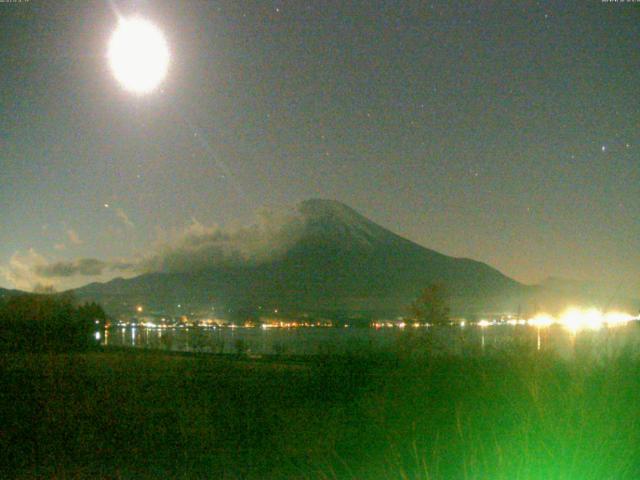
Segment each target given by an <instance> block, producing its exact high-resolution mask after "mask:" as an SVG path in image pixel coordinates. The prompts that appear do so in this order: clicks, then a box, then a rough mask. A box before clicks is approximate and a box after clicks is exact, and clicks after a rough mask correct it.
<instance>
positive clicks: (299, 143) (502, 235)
mask: <svg viewBox="0 0 640 480" xmlns="http://www.w3.org/2000/svg"><path fill="white" fill-rule="evenodd" d="M116 12H119V13H120V14H121V15H131V14H133V13H135V14H137V15H139V16H142V17H145V18H147V19H149V20H150V21H152V22H154V23H155V24H156V25H157V26H158V27H159V28H160V29H161V30H162V31H163V33H164V35H165V37H166V40H167V43H168V46H169V49H170V55H171V59H170V65H169V71H168V74H167V77H166V79H165V80H164V82H163V83H162V84H161V86H160V88H159V89H158V90H156V91H154V92H152V93H150V94H147V95H136V94H132V93H130V92H127V91H125V90H124V89H123V88H122V87H121V85H120V84H118V82H117V81H116V79H115V78H114V76H113V74H112V72H111V71H110V69H109V65H108V62H107V58H106V51H107V45H108V42H109V38H110V35H111V33H112V32H113V30H114V29H115V27H116V25H117V21H118V20H117V14H116ZM639 34H640V3H635V4H634V3H626V4H621V3H603V2H601V1H600V0H582V1H579V2H575V3H569V2H525V1H522V2H520V1H518V2H513V1H509V2H473V1H465V2H453V1H442V2H426V1H424V2H410V1H406V2H401V1H397V2H396V1H373V0H366V1H335V2H324V1H319V0H314V1H302V0H300V1H260V2H247V1H239V0H229V1H217V2H215V1H210V2H208V1H195V0H194V1H192V0H180V1H175V0H172V1H137V2H109V1H107V0H103V1H83V2H78V1H75V0H73V1H63V0H56V1H51V0H31V1H29V2H23V3H0V45H1V48H0V85H1V86H2V89H1V91H0V111H1V112H2V115H1V116H0V212H1V213H0V286H3V287H14V286H17V287H19V288H25V289H31V288H33V287H34V286H36V284H38V283H40V284H42V283H43V282H47V283H49V284H52V285H54V286H56V288H58V289H63V288H67V287H71V286H77V285H82V284H84V283H88V282H89V281H92V280H95V279H102V280H104V279H108V278H110V277H113V276H117V275H122V272H119V271H103V270H102V269H100V268H95V269H92V267H91V266H92V264H91V262H92V261H93V260H87V259H98V260H100V261H110V262H123V263H126V262H128V261H130V260H131V259H132V258H136V257H139V256H141V255H142V256H143V255H145V254H146V253H147V252H149V251H150V250H151V249H153V248H155V247H154V246H156V245H158V244H159V242H161V241H162V239H163V238H165V237H167V236H171V235H175V234H176V232H180V231H182V230H184V229H185V228H192V227H193V226H194V225H200V226H202V227H203V228H204V226H210V225H219V226H221V227H224V228H233V227H236V226H239V225H245V224H249V223H251V222H252V221H253V219H254V212H255V211H256V209H258V208H259V207H261V206H267V207H272V208H280V207H283V206H292V205H295V204H296V203H297V202H299V201H301V200H304V199H307V198H317V197H320V198H331V199H335V200H339V201H341V202H344V203H346V204H348V205H350V206H351V207H353V208H355V209H356V210H358V211H359V212H361V213H362V214H364V215H365V216H367V217H369V218H371V219H372V220H373V221H375V222H377V223H380V224H381V225H383V226H384V227H386V228H389V229H390V230H392V231H394V232H396V233H398V234H400V235H403V236H406V237H407V238H409V239H411V240H414V241H416V242H418V243H420V244H422V245H424V246H426V247H429V248H432V249H435V250H438V251H441V252H443V253H446V254H449V255H453V256H463V257H471V258H474V259H477V260H481V261H484V262H486V263H488V264H490V265H492V266H494V267H496V268H498V269H500V270H501V271H502V272H504V273H505V274H507V275H509V276H511V277H513V278H515V279H517V280H520V281H523V282H526V283H536V282H539V281H541V280H543V279H544V278H545V277H547V276H562V277H570V278H576V279H583V280H586V279H592V280H598V281H604V282H606V283H607V284H609V285H622V288H623V289H625V290H626V291H631V290H632V289H634V288H636V289H640V219H639V213H640V163H639V162H640V131H639V127H640V94H639V93H638V91H639V86H640V70H639V68H640V55H639V49H638V41H639V39H640V35H639ZM190 226H191V227H190ZM80 259H84V260H80ZM61 261H62V262H75V265H79V263H78V262H85V263H83V265H85V266H86V268H85V269H83V270H82V272H83V273H84V275H67V276H58V277H55V276H54V277H52V276H50V275H49V276H45V277H43V275H42V274H43V272H46V265H49V264H52V263H55V262H61ZM87 262H88V263H87ZM38 272H40V273H38ZM100 272H102V273H101V274H100V275H93V274H94V273H95V274H97V273H100Z"/></svg>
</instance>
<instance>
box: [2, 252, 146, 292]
mask: <svg viewBox="0 0 640 480" xmlns="http://www.w3.org/2000/svg"><path fill="white" fill-rule="evenodd" d="M135 271H136V265H135V264H134V263H132V262H128V261H123V260H110V261H102V260H98V259H96V258H80V259H76V260H69V261H59V262H50V261H49V260H48V259H47V258H46V257H44V256H43V255H41V254H39V253H38V252H36V251H35V250H34V249H30V250H28V251H27V252H26V253H21V252H16V253H14V254H13V255H12V256H11V258H10V259H9V262H8V263H7V264H6V265H4V266H0V276H2V277H4V278H5V280H6V281H7V282H9V284H11V285H12V286H13V287H14V288H17V289H19V290H27V291H40V292H43V291H50V290H51V289H52V288H55V287H58V286H59V283H60V281H61V280H64V279H73V278H76V279H77V278H78V277H100V276H102V275H105V274H108V273H109V272H127V273H135ZM63 283H64V282H63ZM66 285H67V287H68V286H69V284H66Z"/></svg>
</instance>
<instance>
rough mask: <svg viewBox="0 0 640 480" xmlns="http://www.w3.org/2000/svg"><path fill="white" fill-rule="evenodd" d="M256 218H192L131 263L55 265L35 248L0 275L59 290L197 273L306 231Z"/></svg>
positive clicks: (255, 256) (276, 251)
mask: <svg viewBox="0 0 640 480" xmlns="http://www.w3.org/2000/svg"><path fill="white" fill-rule="evenodd" d="M123 213H124V212H123ZM256 216H257V222H256V224H254V225H251V226H247V227H241V228H236V229H222V228H219V227H217V226H215V225H213V226H207V225H204V224H202V223H201V222H199V221H198V220H197V219H195V218H192V220H191V223H190V224H189V225H187V226H186V227H185V228H184V229H183V230H179V231H173V232H169V233H165V232H163V231H161V230H160V231H158V240H157V241H156V242H154V244H153V245H151V246H150V248H149V253H147V254H143V255H139V256H137V257H134V258H132V259H124V260H122V259H115V260H114V259H112V260H101V259H98V258H78V259H71V260H62V261H55V262H53V261H50V260H49V259H47V258H46V257H44V256H43V255H40V254H39V253H37V252H36V251H35V250H33V249H31V250H29V251H28V252H27V253H25V254H23V253H20V252H16V253H15V254H14V255H13V256H12V257H11V258H10V260H9V262H8V263H7V264H6V265H5V266H2V267H0V275H2V276H3V277H4V278H5V279H6V280H7V281H8V282H9V283H10V284H12V285H13V286H14V287H15V288H19V289H23V290H32V289H33V288H36V287H37V288H39V289H42V288H49V287H50V286H51V285H54V286H55V287H56V288H58V289H63V288H62V287H66V288H70V287H73V286H78V285H79V284H82V283H86V281H88V280H89V279H91V280H107V279H109V278H110V277H112V276H113V275H111V274H113V273H114V272H122V273H124V274H129V275H132V274H140V273H149V272H197V271H202V270H206V269H208V268H215V267H219V266H237V265H247V264H254V265H255V264H260V263H264V262H267V261H269V260H272V259H275V258H278V257H279V256H281V255H282V254H284V253H285V252H286V251H287V250H288V249H289V248H290V247H291V246H292V245H293V244H294V243H295V242H296V241H297V240H298V239H299V238H300V236H301V234H302V232H303V231H304V225H305V218H304V217H303V216H302V215H300V214H299V213H287V212H274V211H271V210H266V209H262V210H260V211H259V212H258V213H257V215H256ZM125 217H126V215H125ZM121 219H122V218H121ZM122 220H123V221H124V219H122ZM67 234H68V236H69V240H70V241H71V242H72V243H73V244H76V245H78V244H80V243H82V241H81V240H80V238H79V237H78V235H77V233H76V232H75V231H74V230H72V229H69V230H67ZM56 248H57V247H56Z"/></svg>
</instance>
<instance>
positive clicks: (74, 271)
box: [33, 258, 134, 278]
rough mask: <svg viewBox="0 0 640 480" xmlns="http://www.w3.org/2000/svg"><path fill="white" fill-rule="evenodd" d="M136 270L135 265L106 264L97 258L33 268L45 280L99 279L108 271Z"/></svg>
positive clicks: (124, 263) (125, 263)
mask: <svg viewBox="0 0 640 480" xmlns="http://www.w3.org/2000/svg"><path fill="white" fill-rule="evenodd" d="M132 269H134V264H132V263H129V262H122V261H109V262H105V261H102V260H98V259H97V258H80V259H77V260H71V261H60V262H54V263H47V264H40V265H35V266H34V267H33V271H34V272H35V273H36V274H37V275H39V276H40V277H44V278H56V277H57V278H61V277H73V276H77V275H79V276H84V277H97V276H99V275H102V274H103V273H105V272H106V271H129V270H132Z"/></svg>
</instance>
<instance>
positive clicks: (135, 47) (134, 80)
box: [108, 18, 169, 94]
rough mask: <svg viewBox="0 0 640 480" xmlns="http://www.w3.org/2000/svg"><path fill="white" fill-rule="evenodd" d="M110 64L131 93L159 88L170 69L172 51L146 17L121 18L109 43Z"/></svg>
mask: <svg viewBox="0 0 640 480" xmlns="http://www.w3.org/2000/svg"><path fill="white" fill-rule="evenodd" d="M108 57H109V64H110V65H111V69H112V70H113V74H114V76H115V77H116V79H117V80H118V81H119V82H120V84H121V85H122V86H123V87H124V88H125V89H126V90H128V91H130V92H134V93H138V94H144V93H149V92H151V91H153V90H155V89H156V87H157V86H158V85H160V83H161V82H162V80H164V77H165V76H166V74H167V69H168V67H169V48H168V47H167V42H166V41H165V39H164V36H163V35H162V32H161V31H160V30H159V29H158V27H156V26H155V25H154V24H153V23H151V22H149V21H148V20H145V19H143V18H128V19H121V20H120V22H119V24H118V28H117V29H116V31H115V32H114V33H113V35H112V36H111V40H110V41H109V52H108Z"/></svg>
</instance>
